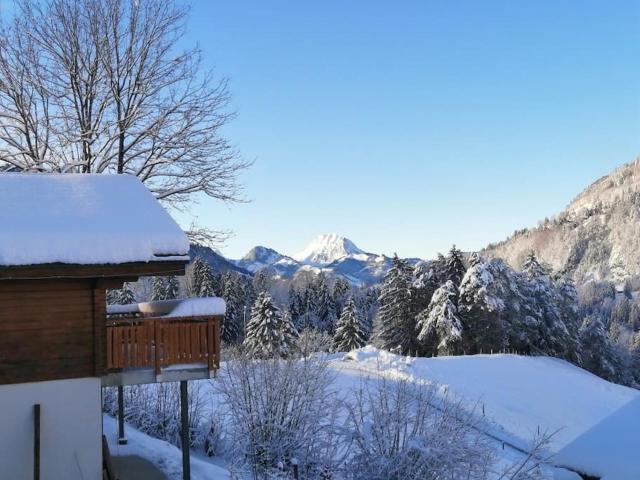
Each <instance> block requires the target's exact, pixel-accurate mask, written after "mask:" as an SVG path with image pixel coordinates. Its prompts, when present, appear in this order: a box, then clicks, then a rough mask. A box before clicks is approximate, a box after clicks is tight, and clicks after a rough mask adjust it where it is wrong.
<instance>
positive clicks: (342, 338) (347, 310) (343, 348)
mask: <svg viewBox="0 0 640 480" xmlns="http://www.w3.org/2000/svg"><path fill="white" fill-rule="evenodd" d="M366 338H367V337H366V333H365V331H364V329H363V326H362V320H361V318H360V315H359V314H358V311H357V309H356V304H355V301H354V300H353V298H352V297H350V298H349V299H348V300H347V302H346V304H345V306H344V308H343V309H342V314H341V315H340V318H339V319H338V323H337V324H336V333H335V334H334V337H333V344H334V348H335V350H336V351H338V352H349V351H351V350H354V349H356V348H360V347H363V346H364V345H365V343H366Z"/></svg>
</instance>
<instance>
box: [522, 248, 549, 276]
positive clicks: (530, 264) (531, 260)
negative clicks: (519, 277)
mask: <svg viewBox="0 0 640 480" xmlns="http://www.w3.org/2000/svg"><path fill="white" fill-rule="evenodd" d="M522 273H524V274H525V275H526V276H527V277H528V278H529V279H536V280H539V279H543V278H545V277H549V271H548V269H547V268H546V267H545V266H544V265H543V264H542V263H540V261H539V260H538V257H537V255H536V252H535V251H534V250H531V251H530V252H529V253H528V254H527V256H526V258H525V260H524V262H523V263H522Z"/></svg>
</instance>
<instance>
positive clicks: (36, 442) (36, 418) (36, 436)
mask: <svg viewBox="0 0 640 480" xmlns="http://www.w3.org/2000/svg"><path fill="white" fill-rule="evenodd" d="M33 480H40V404H39V403H36V404H35V405H34V406H33Z"/></svg>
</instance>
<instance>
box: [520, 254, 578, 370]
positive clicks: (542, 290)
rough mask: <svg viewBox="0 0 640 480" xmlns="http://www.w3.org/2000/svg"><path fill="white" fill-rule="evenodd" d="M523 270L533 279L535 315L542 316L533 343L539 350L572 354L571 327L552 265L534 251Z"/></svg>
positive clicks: (529, 278)
mask: <svg viewBox="0 0 640 480" xmlns="http://www.w3.org/2000/svg"><path fill="white" fill-rule="evenodd" d="M523 273H524V275H525V277H526V278H527V280H528V281H529V288H528V290H529V296H530V298H531V299H532V300H533V303H532V304H531V306H532V309H531V310H532V312H533V316H534V317H535V318H537V319H538V339H537V341H535V342H533V346H534V348H535V349H536V350H538V352H541V353H545V354H547V355H552V356H555V357H559V358H567V357H569V353H568V348H569V346H570V344H571V338H570V334H569V331H568V329H567V327H566V325H565V324H564V321H563V319H562V314H561V312H560V311H559V308H558V305H557V303H556V299H557V296H556V292H555V290H554V286H553V284H552V283H551V278H550V275H549V271H548V269H547V268H546V267H545V266H544V265H542V263H540V262H539V261H538V258H537V257H536V254H535V252H533V251H531V252H530V253H529V254H528V255H527V258H526V259H525V261H524V264H523Z"/></svg>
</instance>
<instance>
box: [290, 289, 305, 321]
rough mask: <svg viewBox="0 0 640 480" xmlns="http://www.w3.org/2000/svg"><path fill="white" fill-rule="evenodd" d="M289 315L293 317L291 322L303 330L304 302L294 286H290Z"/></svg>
mask: <svg viewBox="0 0 640 480" xmlns="http://www.w3.org/2000/svg"><path fill="white" fill-rule="evenodd" d="M288 296H289V315H290V316H291V321H292V322H293V324H294V325H295V326H296V328H299V329H301V328H302V323H303V322H302V318H303V315H304V310H305V309H304V305H303V300H302V295H301V294H300V292H298V290H296V289H295V288H294V287H293V285H290V286H289V295H288Z"/></svg>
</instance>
